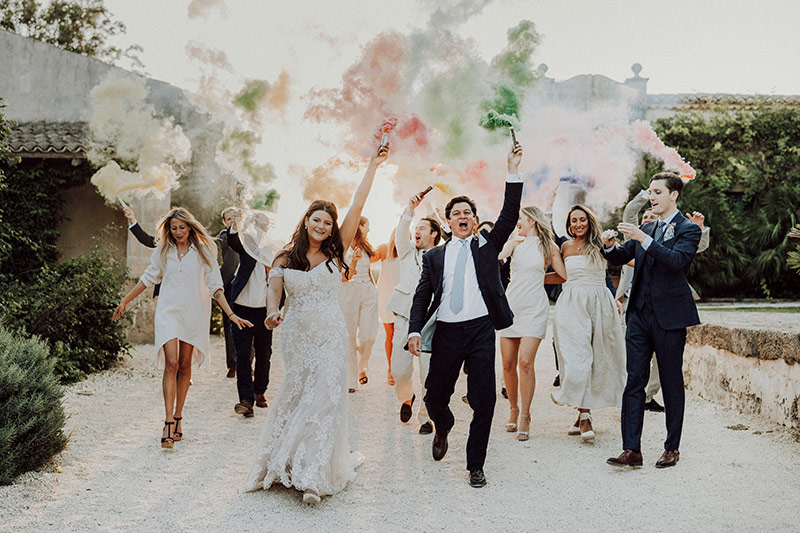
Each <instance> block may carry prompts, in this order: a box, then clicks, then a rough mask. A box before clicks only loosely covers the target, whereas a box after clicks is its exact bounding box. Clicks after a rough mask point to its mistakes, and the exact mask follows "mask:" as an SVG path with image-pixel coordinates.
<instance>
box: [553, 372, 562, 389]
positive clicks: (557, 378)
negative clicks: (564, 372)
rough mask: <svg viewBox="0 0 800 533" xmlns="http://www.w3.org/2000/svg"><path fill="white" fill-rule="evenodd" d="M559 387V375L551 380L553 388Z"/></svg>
mask: <svg viewBox="0 0 800 533" xmlns="http://www.w3.org/2000/svg"><path fill="white" fill-rule="evenodd" d="M560 386H561V374H559V375H557V376H556V379H554V380H553V387H560Z"/></svg>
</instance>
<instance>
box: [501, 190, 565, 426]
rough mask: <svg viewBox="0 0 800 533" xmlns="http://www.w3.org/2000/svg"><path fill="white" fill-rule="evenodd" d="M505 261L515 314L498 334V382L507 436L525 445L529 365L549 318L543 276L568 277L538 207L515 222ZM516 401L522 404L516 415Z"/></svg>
mask: <svg viewBox="0 0 800 533" xmlns="http://www.w3.org/2000/svg"><path fill="white" fill-rule="evenodd" d="M508 257H511V258H512V259H513V260H512V261H511V282H510V283H509V285H508V289H506V297H507V298H508V305H510V306H511V310H512V311H513V312H514V323H513V324H512V325H511V327H508V328H506V329H503V330H500V353H501V354H502V357H503V379H504V383H505V386H506V392H507V394H508V403H509V404H510V406H511V413H510V416H509V418H508V423H506V431H508V432H514V431H516V432H517V440H521V441H524V440H528V438H529V437H530V427H531V401H532V400H533V392H534V390H535V389H536V374H535V373H534V370H533V363H534V360H535V359H536V352H537V350H538V349H539V343H540V342H542V339H543V338H544V336H545V333H546V332H547V317H548V315H549V314H550V301H549V300H548V298H547V293H546V292H545V290H544V274H545V271H546V270H547V267H548V266H550V265H552V266H553V270H555V272H556V274H558V275H559V276H560V277H561V278H562V279H566V277H567V272H566V269H565V267H564V261H562V259H561V252H560V251H559V250H558V246H557V245H556V243H555V241H554V240H553V231H552V229H551V226H550V222H549V221H548V220H547V218H545V215H544V213H543V212H542V210H541V209H539V208H538V207H535V206H529V207H523V208H522V210H521V212H520V217H519V220H518V221H517V238H516V239H511V240H509V241H508V243H506V245H505V247H504V248H503V250H502V251H501V252H500V257H499V259H500V260H503V259H506V258H508ZM518 368H519V374H517V369H518ZM518 393H519V394H518ZM518 396H519V397H520V398H519V399H520V400H521V403H522V412H521V414H520V408H519V404H518V403H517V402H518Z"/></svg>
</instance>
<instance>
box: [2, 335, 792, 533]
mask: <svg viewBox="0 0 800 533" xmlns="http://www.w3.org/2000/svg"><path fill="white" fill-rule="evenodd" d="M276 346H277V343H276ZM382 346H383V343H382V340H381V339H380V338H379V339H378V342H377V343H376V349H375V352H374V354H373V358H372V370H371V373H370V382H369V383H368V384H367V385H366V386H365V387H364V388H363V389H362V390H361V391H359V392H358V393H356V394H352V395H350V417H351V420H350V426H351V432H352V434H351V442H352V444H353V446H354V448H357V449H358V450H360V451H361V452H363V453H364V454H365V455H366V456H367V462H366V464H365V465H364V466H362V467H361V468H360V469H359V475H358V478H357V479H356V481H355V483H353V484H352V485H350V486H349V487H348V488H347V489H346V490H345V491H344V492H342V493H340V494H338V495H336V496H333V497H331V498H325V499H323V502H322V504H321V505H319V506H318V507H316V508H307V507H304V506H303V505H302V504H301V503H300V496H299V493H297V492H295V491H293V490H288V489H285V488H283V487H273V488H272V489H271V490H269V491H260V492H258V493H241V492H240V490H239V487H240V485H241V482H242V479H243V477H244V475H245V473H246V471H247V470H248V466H249V461H250V458H251V455H252V453H253V448H254V446H255V445H256V442H257V440H258V436H259V433H260V430H261V427H262V423H263V421H264V418H265V412H264V411H263V410H259V409H257V412H256V416H255V418H251V419H243V418H241V417H240V416H238V415H236V414H235V413H234V412H233V404H234V403H235V401H236V388H235V384H234V380H230V379H227V378H226V377H225V372H224V368H222V367H223V366H224V364H223V363H222V361H223V360H224V357H223V346H222V344H221V342H220V341H219V340H214V341H212V350H211V352H212V353H211V357H212V369H211V370H207V371H204V372H199V371H197V372H195V374H194V376H193V379H194V385H193V386H192V388H191V390H190V392H189V398H188V402H187V407H186V409H185V411H184V433H185V435H186V437H185V439H184V440H183V441H182V442H179V443H176V445H175V448H176V449H175V450H174V451H172V452H169V451H163V450H162V449H161V448H160V447H159V444H158V439H159V437H160V432H161V425H160V420H161V419H162V418H161V417H162V412H161V407H160V405H161V392H160V374H159V373H158V372H156V371H155V370H154V369H152V367H151V366H150V359H151V354H152V346H138V347H136V349H135V351H134V354H133V357H132V358H129V359H127V360H126V361H125V362H124V363H122V364H121V365H119V367H118V368H116V369H115V370H112V371H109V372H105V373H102V374H100V375H95V376H92V377H90V378H89V379H88V380H86V381H83V382H81V383H78V384H76V385H74V386H72V387H70V388H69V389H68V390H67V392H66V397H65V402H66V411H67V413H68V416H69V420H68V422H67V431H68V433H70V435H71V436H70V444H69V447H68V448H67V450H66V451H65V452H63V453H62V454H61V455H60V456H58V457H57V458H56V459H55V461H54V463H53V464H52V465H50V466H49V467H47V468H46V469H44V470H43V471H40V472H35V473H28V474H25V475H23V476H22V477H20V478H19V479H18V480H17V482H16V483H15V484H14V485H12V486H7V487H0V529H2V530H14V531H20V530H26V531H32V530H53V529H55V530H68V531H109V530H136V531H163V530H173V531H357V530H358V531H432V530H435V531H456V530H458V531H500V530H511V529H514V530H519V531H528V530H555V531H563V530H575V529H576V528H581V529H584V528H585V529H598V530H602V531H608V530H611V531H617V530H647V531H690V530H691V531H694V530H705V531H723V530H735V531H743V530H759V531H763V530H797V529H798V527H800V526H798V522H797V517H796V505H797V495H798V494H800V443H799V442H798V436H797V435H793V434H791V433H790V432H789V431H787V430H786V429H784V428H781V427H778V426H775V425H773V424H771V423H768V422H766V421H762V420H759V419H758V418H757V417H753V416H746V415H741V414H739V413H736V412H733V411H730V410H726V409H723V408H721V407H719V406H717V405H715V404H712V403H709V402H707V401H704V400H702V399H700V398H698V397H697V396H693V395H691V393H690V395H689V397H688V399H687V400H688V401H687V411H686V423H685V427H684V439H683V445H682V448H681V451H682V456H681V461H680V463H679V464H678V466H677V467H676V468H671V469H666V470H657V469H656V468H655V467H654V466H653V464H654V462H655V460H656V459H657V458H658V455H659V454H660V451H661V441H662V439H663V438H664V433H665V431H664V420H663V416H664V415H663V414H658V413H647V416H646V419H645V435H644V440H643V446H642V447H643V453H644V458H645V467H644V468H641V469H637V470H632V471H617V470H615V469H613V468H612V467H610V466H608V465H606V464H605V459H606V458H607V457H609V456H612V455H617V454H618V453H619V451H620V446H621V441H620V436H619V412H618V411H617V410H615V409H606V410H602V411H598V412H597V413H595V423H594V425H595V431H596V432H597V440H596V442H595V444H594V445H587V444H581V443H580V442H579V440H578V439H576V438H575V437H570V436H567V434H566V430H567V429H568V427H569V426H570V425H571V424H572V422H573V420H574V418H575V417H574V412H573V411H572V410H570V409H569V408H565V407H558V406H556V405H554V404H553V403H552V402H551V401H550V398H549V397H550V393H551V392H552V390H553V388H552V386H551V383H552V379H553V377H554V375H555V371H554V365H553V352H552V347H551V344H550V340H549V339H547V340H546V341H545V342H543V344H542V349H541V351H540V353H539V356H538V358H537V361H536V370H537V374H538V375H539V376H540V382H539V388H538V389H537V390H536V395H535V397H534V406H533V419H534V426H533V428H532V436H531V440H529V441H528V442H525V443H521V442H517V441H516V440H514V438H513V436H512V435H511V434H508V433H505V431H504V430H503V425H504V423H505V420H506V416H507V413H508V406H507V403H505V400H503V398H502V397H498V402H497V410H496V416H495V421H494V429H493V433H492V437H491V440H490V443H489V454H488V458H487V463H486V475H487V479H488V481H489V484H488V485H487V486H486V487H485V488H482V489H479V490H478V489H473V488H471V487H469V486H468V485H467V483H466V471H465V470H464V466H465V452H464V445H465V441H466V431H467V428H468V420H469V417H470V414H471V411H470V410H469V408H468V407H467V406H466V405H464V404H463V403H462V402H461V401H460V396H461V395H462V394H464V389H465V382H464V380H463V379H462V380H460V382H459V384H458V386H457V389H456V396H454V401H453V403H452V406H453V409H454V413H455V415H456V426H455V428H454V430H453V432H452V433H451V438H450V451H449V452H448V454H447V456H446V457H445V459H444V460H443V461H442V462H439V463H436V462H434V461H433V460H432V459H431V457H430V453H431V452H430V449H431V440H432V438H431V436H421V435H419V434H417V425H416V414H415V416H414V418H412V422H411V423H409V424H408V425H405V426H404V425H402V424H401V423H400V421H399V419H398V415H397V413H398V408H399V406H398V405H397V404H396V401H395V398H394V391H393V390H392V388H391V387H389V386H388V385H386V384H385V381H384V380H385V375H386V360H385V357H384V356H383V354H382ZM273 362H274V364H273V373H272V380H273V385H271V386H270V390H269V391H268V397H270V398H271V396H272V395H273V394H274V392H275V391H276V390H277V386H276V385H277V383H278V382H279V380H280V379H281V376H282V374H283V364H282V360H281V357H280V355H279V354H277V353H276V354H275V355H274V356H273ZM498 371H499V357H498ZM498 388H499V385H498Z"/></svg>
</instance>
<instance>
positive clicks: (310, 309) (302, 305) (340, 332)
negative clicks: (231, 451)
mask: <svg viewBox="0 0 800 533" xmlns="http://www.w3.org/2000/svg"><path fill="white" fill-rule="evenodd" d="M276 276H282V277H283V286H284V288H285V290H286V296H287V312H286V316H285V318H284V321H283V323H282V324H281V326H280V337H281V354H282V355H283V359H284V365H285V374H284V376H283V380H282V381H281V385H280V388H279V389H278V393H277V394H276V395H275V399H274V400H273V402H272V405H271V406H270V409H269V413H268V415H267V419H266V421H265V422H264V431H263V433H262V435H261V441H260V443H259V445H258V451H257V452H256V456H255V459H254V461H253V466H252V468H251V469H250V473H249V474H248V476H247V479H246V484H245V489H246V490H248V491H253V490H258V489H261V488H264V489H267V488H269V487H270V485H272V484H273V483H275V482H280V483H282V484H283V485H285V486H286V487H294V488H296V489H298V490H301V491H303V490H306V489H313V490H315V491H316V492H317V493H318V494H320V495H331V494H335V493H337V492H339V491H340V490H342V489H343V488H344V487H345V485H347V483H348V482H350V481H352V480H353V479H354V478H355V475H356V473H355V468H356V467H357V466H358V465H359V464H361V462H363V456H361V455H360V454H358V453H351V452H350V445H349V443H348V438H347V437H348V434H347V402H348V399H347V329H346V327H345V323H344V318H343V316H342V311H341V309H340V308H339V284H340V283H341V274H340V273H339V271H338V270H337V269H336V267H335V265H334V264H332V263H331V264H329V263H327V262H322V263H320V264H319V265H317V266H316V267H314V268H312V269H311V270H309V271H307V272H306V271H302V270H293V269H288V268H287V269H281V268H274V269H272V271H271V272H270V278H273V277H276Z"/></svg>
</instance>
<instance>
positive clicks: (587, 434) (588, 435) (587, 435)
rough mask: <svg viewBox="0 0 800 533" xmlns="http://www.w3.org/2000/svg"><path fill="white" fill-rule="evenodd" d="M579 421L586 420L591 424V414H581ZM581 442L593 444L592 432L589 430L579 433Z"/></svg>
mask: <svg viewBox="0 0 800 533" xmlns="http://www.w3.org/2000/svg"><path fill="white" fill-rule="evenodd" d="M580 419H581V420H588V421H589V422H590V423H591V422H592V414H591V413H581V416H580ZM581 440H582V441H583V442H594V430H592V429H590V430H589V431H581Z"/></svg>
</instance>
